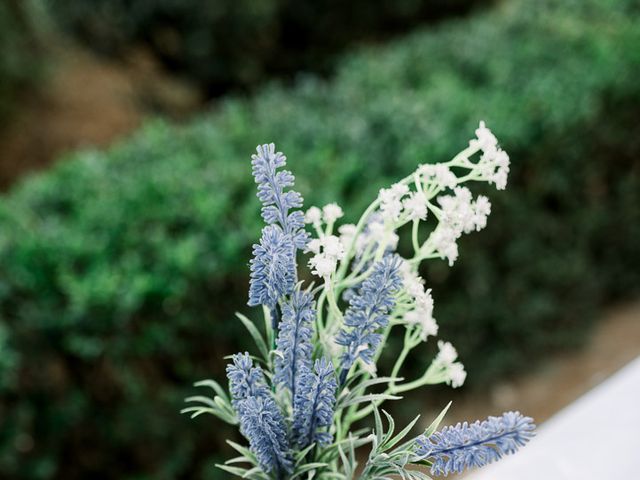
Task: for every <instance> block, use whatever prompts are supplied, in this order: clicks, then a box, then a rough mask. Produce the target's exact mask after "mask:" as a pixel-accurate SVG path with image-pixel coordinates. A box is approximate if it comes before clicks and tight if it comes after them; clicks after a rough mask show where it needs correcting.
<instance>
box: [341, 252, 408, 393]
mask: <svg viewBox="0 0 640 480" xmlns="http://www.w3.org/2000/svg"><path fill="white" fill-rule="evenodd" d="M401 284H402V281H401V279H400V259H399V258H398V256H397V255H393V254H387V255H386V256H385V257H384V259H383V260H382V261H380V262H378V263H376V264H375V265H374V266H373V272H372V273H371V276H370V277H369V278H367V279H366V280H365V281H364V282H362V285H361V287H360V289H359V290H358V292H357V293H356V294H354V295H351V298H350V299H349V308H348V309H347V312H346V314H345V316H344V327H343V329H342V330H341V331H340V334H339V335H338V337H337V338H336V343H337V344H338V345H342V346H344V347H345V351H344V353H343V354H342V358H341V362H342V364H341V369H342V371H341V372H340V383H341V384H344V382H345V380H346V378H347V374H348V373H349V370H350V369H351V367H352V366H353V364H354V363H355V362H356V360H357V359H358V358H360V359H362V361H364V362H366V363H369V364H370V363H372V362H373V356H374V354H375V352H376V350H377V349H378V345H380V341H381V340H382V335H380V333H379V332H380V330H382V329H383V328H384V327H386V326H387V323H388V314H389V312H390V311H391V310H392V309H393V307H394V306H395V297H394V296H395V294H396V293H397V292H398V291H399V290H400V287H401Z"/></svg>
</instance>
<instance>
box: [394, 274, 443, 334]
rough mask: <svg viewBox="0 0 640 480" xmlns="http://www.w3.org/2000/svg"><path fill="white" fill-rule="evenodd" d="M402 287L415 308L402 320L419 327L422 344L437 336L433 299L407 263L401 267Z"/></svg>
mask: <svg viewBox="0 0 640 480" xmlns="http://www.w3.org/2000/svg"><path fill="white" fill-rule="evenodd" d="M401 274H402V285H403V287H404V289H405V290H406V292H407V293H408V294H409V296H410V297H411V299H412V301H413V303H414V305H415V308H413V309H412V310H410V311H408V312H407V313H406V314H405V315H404V320H405V322H406V323H407V324H409V325H418V326H419V327H420V337H421V339H422V341H423V342H426V341H427V337H428V336H429V335H431V336H436V335H437V334H438V324H437V323H436V320H435V319H434V318H433V297H432V296H431V289H429V290H425V289H424V280H423V279H422V277H420V276H419V275H418V274H416V273H415V272H413V270H411V267H410V266H409V263H407V262H404V263H403V264H402V267H401Z"/></svg>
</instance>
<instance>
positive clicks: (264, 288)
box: [248, 225, 297, 309]
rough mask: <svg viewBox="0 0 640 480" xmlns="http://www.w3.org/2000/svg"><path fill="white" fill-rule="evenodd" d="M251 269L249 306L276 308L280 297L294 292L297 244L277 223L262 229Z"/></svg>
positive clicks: (254, 249)
mask: <svg viewBox="0 0 640 480" xmlns="http://www.w3.org/2000/svg"><path fill="white" fill-rule="evenodd" d="M250 270H251V280H250V284H249V302H248V304H249V306H256V305H266V306H268V307H269V308H270V309H273V308H274V307H275V306H276V305H277V304H278V300H279V299H280V298H282V297H284V296H285V295H289V294H290V293H291V292H293V288H294V286H295V282H296V278H297V277H296V275H297V274H296V259H295V246H294V244H293V242H292V240H291V237H290V236H289V235H286V234H285V233H283V231H282V229H281V228H280V227H279V226H278V225H268V226H266V227H264V228H263V229H262V238H261V239H260V243H259V244H257V245H254V246H253V258H252V259H251V261H250Z"/></svg>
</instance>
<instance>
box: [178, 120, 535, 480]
mask: <svg viewBox="0 0 640 480" xmlns="http://www.w3.org/2000/svg"><path fill="white" fill-rule="evenodd" d="M475 133H476V138H474V139H473V140H471V141H470V142H469V146H468V147H467V148H465V149H464V150H463V151H461V152H460V153H459V154H458V155H456V156H455V157H454V158H453V159H451V160H450V161H448V162H445V163H439V164H425V165H420V166H419V167H418V168H417V170H416V171H415V172H413V173H412V174H410V175H409V176H407V177H406V178H404V179H402V180H400V181H399V182H398V183H396V184H394V185H392V186H391V187H390V188H386V189H382V190H380V193H379V195H378V197H377V198H376V199H375V200H374V201H373V203H371V204H370V205H369V207H368V208H367V209H366V210H365V211H364V213H363V214H362V216H361V217H360V220H359V221H358V223H357V224H355V225H353V224H341V225H340V224H339V222H340V218H341V217H342V216H343V212H342V209H341V208H340V207H339V206H338V205H337V204H335V203H332V204H329V205H325V206H324V207H323V208H321V209H320V208H318V207H311V208H309V209H308V210H307V211H306V213H303V211H302V210H301V208H302V196H301V195H300V194H299V193H298V192H296V191H294V190H292V189H291V188H292V187H293V186H294V176H293V175H292V174H291V172H289V171H288V170H285V169H284V168H283V167H285V164H286V157H285V156H284V155H283V154H282V153H280V152H276V150H275V146H274V145H273V144H270V145H262V146H259V147H258V148H257V153H256V154H255V155H253V156H252V167H253V176H254V178H255V182H256V183H257V184H258V194H257V195H258V198H259V199H260V201H261V202H262V217H263V219H264V221H265V223H266V226H265V227H264V228H263V230H262V237H261V239H260V242H259V243H258V244H256V245H254V247H253V259H252V260H251V263H250V265H251V266H250V269H251V281H250V287H249V301H248V304H249V306H256V307H258V306H261V307H262V312H263V316H264V327H263V328H258V327H257V326H256V325H254V324H253V323H252V322H251V321H250V320H249V319H248V318H247V317H245V316H243V315H241V314H238V318H239V321H241V322H242V323H243V324H244V326H245V327H246V328H247V330H248V332H249V334H250V335H251V337H252V338H253V340H254V341H255V344H256V352H255V355H250V354H249V353H238V354H236V355H233V356H232V358H231V363H230V364H229V365H228V366H227V376H228V379H229V394H227V392H226V391H225V389H224V388H222V387H221V386H220V385H219V384H218V383H216V382H215V381H213V380H206V381H203V382H199V383H197V384H196V385H197V386H203V387H210V388H212V389H213V392H214V395H215V396H214V397H213V398H210V397H206V396H196V397H191V398H188V399H187V401H188V402H191V405H190V406H189V407H188V408H185V409H184V410H183V412H185V413H190V414H191V415H192V417H196V416H198V415H201V414H203V413H210V414H213V415H215V416H216V417H218V418H219V419H221V420H223V421H225V422H227V423H229V424H232V425H237V426H238V428H239V430H240V433H241V434H242V435H243V436H244V438H245V439H246V440H247V442H248V444H249V446H248V447H246V446H243V445H239V444H237V443H235V442H232V441H229V442H228V443H229V444H230V445H231V447H233V448H234V449H235V450H236V451H237V452H238V454H239V456H238V457H236V458H233V459H231V460H229V461H227V462H226V463H225V464H224V465H218V467H219V468H221V469H223V470H225V471H226V472H228V473H230V474H233V475H235V476H238V477H242V478H249V479H255V480H269V479H277V480H284V479H296V478H299V479H311V478H317V479H336V480H338V479H339V480H346V479H354V478H360V479H361V480H373V479H390V478H392V477H400V478H403V479H428V478H430V476H429V475H434V476H438V475H445V476H446V475H447V474H449V473H452V472H461V471H462V470H464V469H466V468H469V467H479V466H483V465H486V464H488V463H490V462H493V461H495V460H498V459H500V458H501V457H502V456H503V455H505V454H510V453H513V452H515V451H516V450H518V448H519V447H521V446H523V445H524V444H525V443H526V442H527V441H528V440H529V439H530V438H531V437H532V436H533V434H534V428H535V427H534V425H533V420H532V419H531V418H529V417H525V416H522V415H521V414H520V413H518V412H507V413H504V414H503V415H502V416H500V417H489V418H488V419H487V420H484V421H482V422H478V421H476V422H475V423H471V424H468V423H466V422H465V423H462V424H457V425H455V426H449V427H444V428H443V429H441V430H440V431H438V430H437V429H438V426H439V423H440V422H441V420H442V418H443V417H444V415H445V413H446V411H447V409H448V406H447V407H446V408H445V409H444V410H443V411H442V412H441V413H440V415H439V416H438V417H437V418H436V419H435V420H434V421H433V423H432V424H431V425H430V426H429V427H428V428H427V429H426V430H425V431H423V432H422V434H420V435H417V436H411V435H410V433H411V431H412V429H413V427H414V426H415V424H416V422H417V420H418V417H416V418H415V419H414V420H413V421H412V422H410V423H409V424H408V425H407V426H405V427H404V428H402V429H401V430H400V431H399V432H396V428H395V422H394V420H393V418H392V417H391V415H389V414H388V413H387V412H386V411H385V410H382V409H381V405H382V404H383V403H384V402H386V401H390V400H398V399H400V398H401V397H400V394H402V393H403V392H406V391H409V390H413V389H416V388H419V387H422V386H424V385H432V384H438V383H446V384H448V385H451V386H452V387H453V388H456V387H459V386H460V385H462V384H463V382H464V380H465V377H466V372H465V370H464V367H463V365H462V364H461V363H460V362H459V361H457V360H458V359H457V352H456V350H455V348H454V347H453V346H452V345H451V344H450V343H448V342H444V341H438V349H439V351H438V353H437V355H436V356H435V358H434V359H433V361H432V362H431V363H430V364H428V365H426V366H425V369H424V373H422V374H421V375H420V376H419V377H417V378H414V379H410V380H405V379H404V378H403V377H402V375H401V373H402V369H403V364H404V362H405V361H406V359H407V356H408V354H409V353H410V352H411V351H412V350H413V349H415V348H417V347H418V346H420V345H421V344H422V343H423V342H426V341H427V340H428V339H429V337H435V336H436V335H437V333H438V324H437V323H436V321H435V319H434V317H433V299H432V297H431V292H430V290H429V289H425V281H424V280H423V279H422V278H421V277H420V276H419V267H420V264H421V262H422V261H424V260H428V259H438V258H439V259H445V260H447V261H448V263H449V264H450V265H452V264H453V263H454V262H455V260H456V258H457V257H458V247H457V243H456V241H457V239H458V238H459V237H460V236H461V235H462V234H464V233H470V232H472V231H474V230H480V229H482V228H484V227H485V225H486V223H487V216H488V215H489V213H490V211H491V204H490V203H489V200H488V199H487V197H485V196H482V195H479V196H477V197H475V198H474V197H473V195H472V193H471V191H470V190H469V189H468V188H467V187H466V186H463V184H465V183H467V182H474V181H480V182H488V183H490V184H494V185H495V187H496V188H497V189H499V190H501V189H504V188H505V186H506V183H507V174H508V172H509V157H508V155H507V154H506V153H505V152H504V151H503V150H501V149H500V148H499V147H498V142H497V140H496V138H495V136H494V135H493V134H492V133H491V131H490V130H489V129H488V128H486V126H485V125H484V123H483V122H481V123H480V126H479V128H478V129H477V130H476V132H475ZM474 158H475V159H474ZM428 217H431V218H433V219H434V220H435V222H432V223H435V227H433V229H431V230H430V232H429V234H428V235H425V234H424V232H422V231H421V229H420V228H419V227H420V223H421V222H423V221H425V220H426V219H427V218H428ZM305 225H309V230H307V229H306V227H305ZM405 225H408V226H407V228H405V229H403V231H404V230H407V233H408V231H409V229H410V232H411V245H412V248H411V249H412V250H413V256H412V257H411V258H402V257H401V256H400V255H399V254H398V253H396V247H397V245H398V240H399V237H398V230H399V229H400V228H401V227H403V226H405ZM421 237H423V238H421ZM299 255H309V258H308V261H307V263H308V266H309V268H310V271H311V272H310V273H311V274H312V275H314V276H316V277H317V281H315V282H313V283H307V284H305V282H303V281H300V279H299V276H298V264H297V260H298V256H299ZM308 277H309V275H308V274H307V278H308ZM394 331H400V332H402V333H401V335H403V336H404V342H403V346H402V350H401V351H400V352H398V354H397V359H396V361H395V365H394V366H393V367H392V369H391V371H389V372H384V373H381V374H379V372H377V370H376V364H377V360H378V359H379V357H380V354H381V352H382V349H383V348H384V347H385V344H386V340H387V338H388V337H389V336H390V335H392V334H395V333H396V332H394ZM368 417H373V421H372V422H369V423H367V422H366V421H364V420H365V419H367V418H368ZM385 423H386V426H385ZM356 427H357V428H356ZM361 447H365V448H366V449H368V451H369V454H368V456H366V450H365V452H364V453H363V454H358V453H357V452H358V450H359V449H361ZM359 463H361V464H362V465H360V466H359Z"/></svg>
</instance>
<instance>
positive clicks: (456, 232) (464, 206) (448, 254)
mask: <svg viewBox="0 0 640 480" xmlns="http://www.w3.org/2000/svg"><path fill="white" fill-rule="evenodd" d="M438 203H439V204H440V208H441V209H442V215H441V218H440V223H439V225H438V227H437V228H436V230H435V231H434V232H433V235H432V241H433V245H434V247H435V249H436V250H437V251H438V252H439V253H440V255H441V256H442V258H446V259H448V260H449V265H453V263H454V262H455V261H456V259H457V258H458V245H457V243H456V240H457V239H458V238H460V236H461V235H462V234H463V233H470V232H472V231H473V230H476V231H480V230H482V229H483V228H484V227H486V226H487V217H488V216H489V214H490V213H491V203H490V202H489V199H488V198H487V197H485V196H484V195H478V198H477V199H476V200H475V201H474V200H473V197H472V195H471V191H470V190H469V189H468V188H466V187H456V188H455V189H454V195H442V196H440V197H438Z"/></svg>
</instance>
